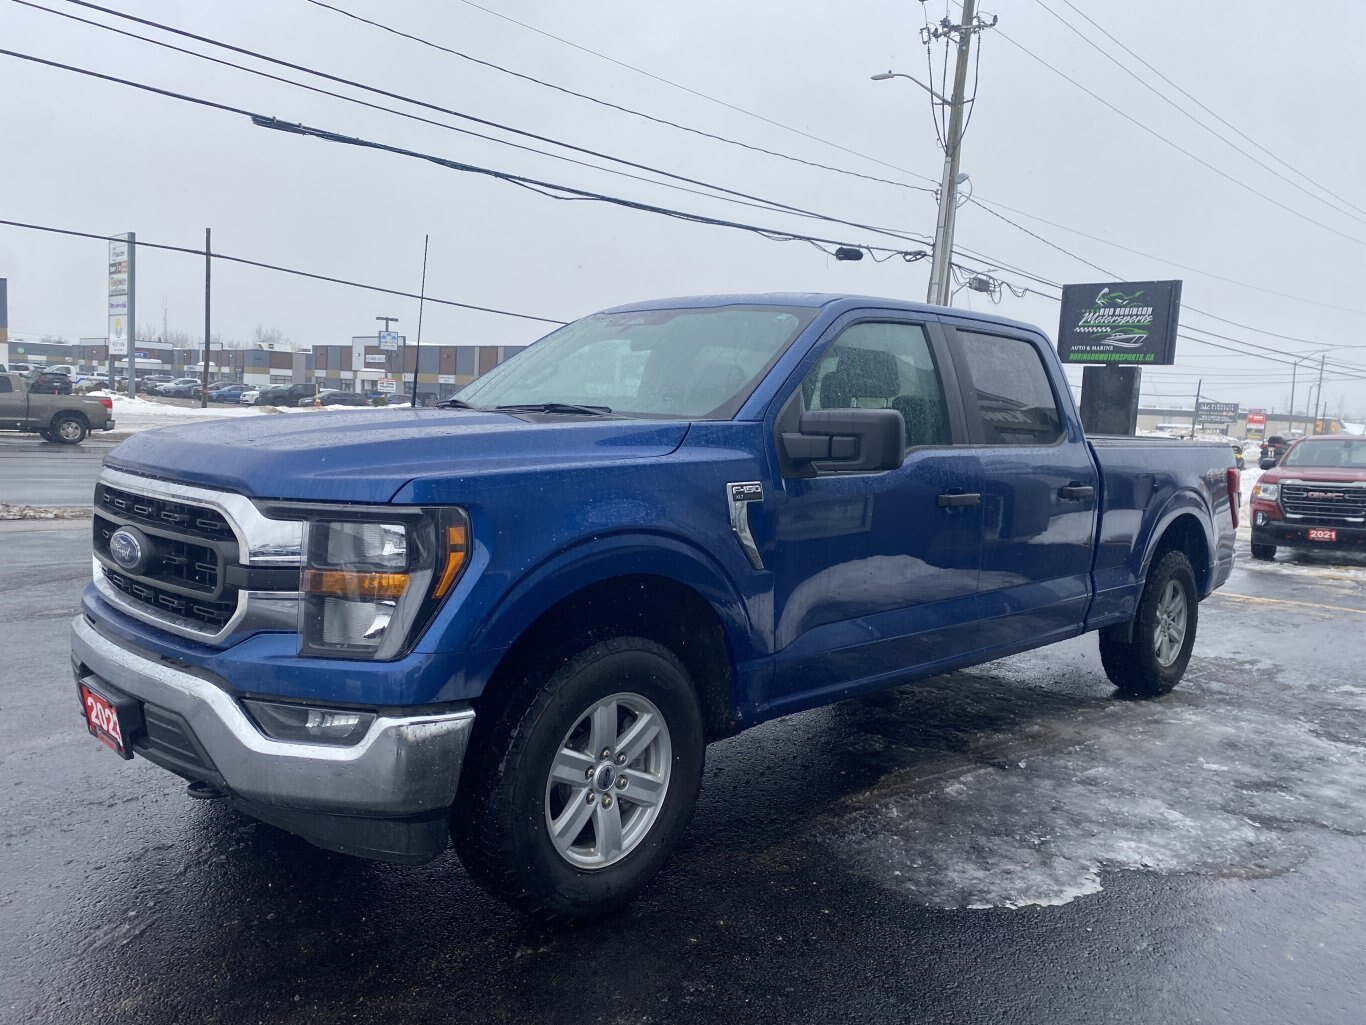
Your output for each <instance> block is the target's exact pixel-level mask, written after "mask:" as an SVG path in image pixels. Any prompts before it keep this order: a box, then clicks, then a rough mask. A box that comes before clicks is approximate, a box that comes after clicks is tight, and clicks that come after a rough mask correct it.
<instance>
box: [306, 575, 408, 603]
mask: <svg viewBox="0 0 1366 1025" xmlns="http://www.w3.org/2000/svg"><path fill="white" fill-rule="evenodd" d="M300 587H301V588H302V589H303V591H304V592H305V593H307V594H328V595H336V596H337V597H341V598H371V599H382V598H391V599H394V598H402V597H403V592H404V591H406V590H408V574H407V573H359V572H356V573H353V572H348V571H345V570H334V569H306V570H304V572H303V579H302V581H301V582H300Z"/></svg>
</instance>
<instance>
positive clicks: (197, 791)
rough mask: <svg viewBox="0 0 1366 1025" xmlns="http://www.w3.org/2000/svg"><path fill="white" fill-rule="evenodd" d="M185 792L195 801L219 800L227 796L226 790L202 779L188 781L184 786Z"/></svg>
mask: <svg viewBox="0 0 1366 1025" xmlns="http://www.w3.org/2000/svg"><path fill="white" fill-rule="evenodd" d="M185 793H186V794H187V795H188V796H190V797H193V798H194V799H195V800H196V801H221V800H223V798H225V797H227V796H228V794H227V791H226V790H220V789H219V788H218V787H216V786H214V785H213V784H212V783H205V782H204V781H203V780H202V779H197V780H195V781H194V782H192V783H190V784H189V785H188V786H187V787H186V788H185Z"/></svg>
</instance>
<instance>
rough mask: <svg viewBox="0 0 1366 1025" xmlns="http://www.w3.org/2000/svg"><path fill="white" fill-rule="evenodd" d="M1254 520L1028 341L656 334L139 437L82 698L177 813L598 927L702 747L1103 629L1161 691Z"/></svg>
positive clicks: (786, 331)
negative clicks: (388, 403) (436, 876)
mask: <svg viewBox="0 0 1366 1025" xmlns="http://www.w3.org/2000/svg"><path fill="white" fill-rule="evenodd" d="M941 368H942V370H941ZM1238 495H1239V481H1238V471H1237V470H1236V469H1235V468H1234V466H1233V455H1232V452H1231V451H1230V449H1229V447H1228V445H1227V444H1225V443H1222V442H1202V441H1180V442H1178V441H1169V440H1165V439H1151V438H1114V437H1111V438H1095V439H1088V438H1087V437H1086V436H1085V434H1084V433H1083V430H1082V427H1081V424H1080V421H1079V420H1078V417H1077V412H1076V409H1075V407H1074V405H1073V402H1072V397H1071V390H1070V389H1069V388H1068V385H1067V379H1066V377H1065V376H1064V372H1063V368H1062V366H1061V365H1060V364H1059V362H1058V359H1057V355H1056V353H1055V351H1054V348H1053V345H1052V343H1051V342H1050V341H1049V339H1048V337H1047V336H1046V335H1045V334H1044V333H1043V332H1042V331H1039V330H1036V329H1034V328H1030V327H1027V326H1026V325H1023V324H1019V323H1016V322H1014V321H1009V320H1004V319H1001V318H997V317H992V316H990V315H988V314H985V313H979V312H972V311H968V310H961V309H949V308H941V307H929V306H922V305H918V304H913V303H906V302H902V301H898V300H893V299H869V298H865V297H854V296H849V297H846V296H819V295H776V296H764V295H758V296H751V295H747V296H730V297H716V296H707V297H703V298H697V299H670V300H663V301H659V302H653V303H640V304H637V305H634V306H627V307H621V308H619V309H617V310H610V311H607V312H605V313H601V314H596V315H594V316H592V317H588V318H586V319H584V320H581V321H578V322H576V323H574V324H572V325H569V326H567V327H565V328H563V329H561V330H558V331H556V332H555V333H553V334H551V335H549V336H548V337H546V338H544V339H542V340H541V341H539V342H537V343H535V345H534V346H532V347H531V348H529V349H527V350H525V351H524V353H523V354H519V355H515V356H513V357H511V358H510V359H509V360H507V361H505V362H504V363H502V364H500V365H499V366H498V368H497V369H496V370H494V371H493V372H491V373H489V374H487V375H485V376H483V377H481V378H479V379H478V380H476V381H475V382H474V383H473V384H471V385H470V386H469V387H467V388H466V389H465V390H464V391H462V392H461V394H460V398H459V399H454V400H447V401H446V404H445V408H437V409H424V410H408V409H403V410H394V411H386V410H382V409H377V410H374V411H373V412H372V413H370V414H368V415H367V416H365V417H297V416H290V417H241V418H237V419H235V420H231V421H228V422H225V423H222V424H215V425H214V429H213V430H205V429H204V428H203V425H191V426H183V427H168V428H163V429H161V430H156V431H147V432H144V433H141V434H137V435H134V436H133V437H132V438H131V439H129V440H128V441H125V442H123V443H122V444H121V445H120V446H119V448H118V449H116V450H115V451H114V452H113V453H111V454H110V456H109V457H108V459H107V461H106V463H105V466H104V469H103V470H102V472H101V474H100V477H99V479H98V483H97V485H96V491H95V507H94V519H93V535H92V536H93V542H94V543H93V550H94V557H95V567H94V571H95V572H94V580H93V582H92V584H91V585H90V587H88V588H87V590H86V592H85V595H84V598H83V607H82V609H81V610H80V614H79V615H77V616H76V617H75V619H74V620H73V621H72V663H73V665H74V666H76V673H77V678H78V684H79V694H80V700H81V703H82V708H83V711H84V713H85V716H86V722H87V727H88V729H89V730H90V731H91V732H92V733H94V734H95V735H96V736H97V737H98V738H99V739H101V740H102V741H104V742H105V743H107V744H108V745H109V746H110V747H112V748H113V749H114V750H115V751H117V752H119V753H121V754H122V755H123V756H124V757H129V756H137V757H145V758H147V759H148V760H150V761H152V762H154V763H156V764H159V765H161V766H164V767H166V768H168V769H170V770H171V771H173V772H176V773H179V774H180V775H181V776H182V777H186V778H188V779H190V780H192V781H193V782H192V785H191V786H192V792H193V793H194V794H195V795H196V796H199V797H206V798H215V799H221V800H223V801H226V802H227V803H229V804H230V805H231V806H232V807H235V808H237V809H239V810H241V811H243V812H246V813H247V814H250V815H254V816H256V817H258V818H261V819H263V820H265V821H267V822H269V823H271V824H273V825H275V826H279V827H282V828H284V829H288V830H291V831H293V832H295V833H297V834H299V835H301V836H303V837H304V838H306V839H307V840H309V841H311V842H312V843H314V844H317V845H319V846H322V847H326V848H329V849H332V850H337V851H343V852H346V853H350V854H355V855H362V856H367V857H372V858H380V859H386V860H389V861H397V862H403V863H409V864H412V863H420V862H423V861H427V860H430V859H432V858H435V857H437V856H438V855H440V854H442V853H443V852H444V851H446V850H447V849H448V848H449V846H450V845H451V843H452V840H453V841H454V845H455V848H456V850H457V852H458V853H459V854H460V856H461V858H462V859H463V860H464V862H465V864H466V865H467V866H468V868H469V873H470V875H471V876H472V877H473V878H474V879H475V880H477V881H478V882H479V883H481V884H482V885H483V886H485V887H487V888H489V889H490V890H492V891H493V892H495V893H497V894H499V895H500V896H502V897H503V898H505V899H506V900H507V901H509V902H510V903H512V904H513V905H515V906H516V907H519V908H521V909H523V910H525V911H527V912H530V913H532V914H536V915H541V916H548V917H557V918H581V917H586V916H589V915H594V914H600V913H603V912H606V911H609V910H612V909H614V908H617V907H620V906H621V905H623V904H625V903H626V902H627V901H629V900H630V899H631V898H632V897H634V896H635V894H637V893H638V892H639V891H640V890H641V888H642V887H644V886H645V885H646V884H647V883H648V882H649V881H650V879H651V878H652V877H653V876H654V875H655V874H656V873H657V872H658V871H659V870H660V868H661V867H662V866H663V865H664V863H665V861H666V859H667V858H668V857H669V854H670V852H671V851H672V849H673V848H674V846H675V845H676V844H677V843H678V841H679V839H680V838H681V837H682V835H683V833H684V831H685V830H686V828H687V825H688V820H689V817H690V816H691V813H692V809H693V805H694V803H695V802H696V800H697V798H698V792H699V787H700V785H701V781H702V771H703V762H704V758H705V749H706V744H707V743H708V742H709V741H711V740H715V739H718V738H721V737H725V736H729V735H731V734H734V733H738V732H740V731H741V730H744V729H747V728H749V727H752V726H755V725H757V724H759V723H762V722H764V721H766V720H769V719H773V718H776V717H778V716H781V715H784V714H787V713H791V712H796V711H800V710H803V709H809V708H813V707H816V706H819V705H825V704H829V703H831V702H835V701H839V700H842V699H844V698H848V697H851V696H853V695H858V694H866V693H869V692H872V691H876V690H880V689H884V688H888V687H893V686H897V685H901V684H904V683H907V682H909V681H913V680H916V679H920V678H925V677H929V676H934V675H938V674H941V673H944V672H947V671H950V670H952V669H957V668H962V667H966V666H972V665H978V664H980V663H983V662H987V661H989V660H993V659H997V658H1001V657H1004V656H1006V655H1011V654H1014V653H1017V652H1020V651H1025V650H1028V649H1032V648H1037V647H1040V646H1042V645H1046V644H1049V643H1052V642H1054V641H1060V640H1064V639H1069V638H1074V637H1076V636H1077V635H1079V634H1081V633H1083V632H1087V631H1092V632H1097V633H1098V637H1099V644H1100V654H1101V665H1102V666H1103V668H1104V672H1105V673H1106V675H1107V676H1108V677H1109V678H1110V680H1111V681H1112V682H1113V683H1114V684H1115V686H1116V688H1117V689H1118V691H1119V692H1120V693H1121V694H1124V695H1129V696H1134V697H1152V696H1155V695H1159V694H1163V693H1166V692H1167V691H1169V690H1171V688H1173V687H1174V686H1176V685H1177V683H1178V682H1179V681H1180V680H1181V678H1182V675H1183V674H1184V672H1185V670H1186V666H1187V663H1188V661H1189V659H1190V657H1191V653H1192V649H1193V646H1194V644H1195V639H1196V626H1197V623H1198V617H1199V612H1200V607H1199V603H1200V601H1201V600H1202V599H1204V598H1206V597H1208V596H1209V595H1210V594H1211V593H1212V592H1213V591H1214V589H1215V588H1217V587H1219V586H1221V585H1222V584H1223V583H1224V582H1225V580H1227V578H1228V576H1229V573H1230V571H1231V570H1232V566H1233V546H1234V534H1235V528H1236V526H1237V517H1238ZM165 509H171V510H173V511H176V512H177V515H176V516H174V517H172V518H167V517H165V516H164V515H163V514H162V510H165ZM147 510H150V511H147ZM166 546H173V547H174V548H175V550H176V551H180V550H181V549H182V548H183V547H185V546H192V547H193V549H194V551H196V552H199V553H202V554H199V555H196V556H195V558H196V559H199V560H202V561H203V562H204V564H205V565H204V571H205V572H206V573H208V574H210V576H209V579H211V580H213V581H214V582H215V583H214V584H213V585H212V587H211V589H210V588H208V587H206V586H204V585H202V584H201V583H199V582H198V581H199V580H200V579H201V578H200V577H199V576H198V574H199V572H200V568H199V567H198V566H196V568H195V571H194V575H193V580H192V579H191V577H190V576H187V575H186V574H187V570H186V569H185V568H184V566H183V560H181V561H180V562H171V561H165V562H163V561H162V560H159V559H157V558H155V557H152V558H149V557H148V554H147V553H148V552H149V551H150V552H151V553H153V555H154V554H155V553H156V552H157V551H159V550H164V549H165V547H166ZM1002 686H1008V684H1006V683H1002ZM154 724H155V725H156V729H153V728H152V727H153V725H154ZM167 724H169V725H167ZM838 724H839V719H838V717H835V718H833V719H831V720H830V723H829V724H828V725H827V726H826V727H824V728H826V729H838V728H839V725H838ZM1145 742H1146V741H1145V740H1144V738H1143V736H1142V735H1141V734H1135V735H1134V736H1133V737H1132V738H1131V744H1143V743H1145ZM834 743H835V746H838V742H834ZM1169 754H1170V752H1162V751H1156V750H1154V751H1152V752H1151V757H1152V758H1153V759H1161V758H1163V757H1167V756H1169ZM113 768H114V766H113V764H112V763H111V765H110V770H111V772H112V771H113ZM753 771H754V772H760V773H761V772H762V771H763V770H762V769H759V768H756V769H754V770H753ZM793 785H797V786H799V785H800V781H796V782H794V784H793ZM141 828H142V829H143V830H144V831H146V830H148V829H154V828H156V826H155V821H154V820H153V819H152V818H150V817H149V818H148V819H147V821H146V823H144V824H143V825H142V826H141ZM210 828H211V827H210ZM413 883H414V885H416V884H418V880H417V877H413Z"/></svg>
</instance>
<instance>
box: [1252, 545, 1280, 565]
mask: <svg viewBox="0 0 1366 1025" xmlns="http://www.w3.org/2000/svg"><path fill="white" fill-rule="evenodd" d="M1252 557H1253V558H1254V559H1261V560H1263V561H1265V562H1270V561H1271V560H1272V559H1274V558H1275V557H1276V546H1275V545H1259V544H1257V543H1256V542H1255V541H1254V542H1253V543H1252Z"/></svg>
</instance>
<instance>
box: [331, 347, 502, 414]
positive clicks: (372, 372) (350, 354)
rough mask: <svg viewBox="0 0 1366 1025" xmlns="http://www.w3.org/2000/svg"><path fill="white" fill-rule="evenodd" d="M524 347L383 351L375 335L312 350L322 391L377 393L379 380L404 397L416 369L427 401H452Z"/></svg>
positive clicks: (419, 386) (418, 380) (409, 348)
mask: <svg viewBox="0 0 1366 1025" xmlns="http://www.w3.org/2000/svg"><path fill="white" fill-rule="evenodd" d="M520 349H521V346H508V345H423V346H422V347H421V349H418V348H416V347H414V346H409V345H407V344H406V338H405V337H404V336H402V335H400V336H399V347H398V348H397V349H382V348H380V346H379V339H378V337H376V336H375V335H372V334H371V335H356V336H355V337H353V338H352V339H351V343H350V344H349V345H315V346H313V367H314V374H315V375H316V377H317V381H318V384H319V386H320V387H323V388H336V389H338V390H340V391H359V392H377V391H379V390H380V381H381V380H384V379H389V380H393V381H394V382H395V389H396V391H397V392H398V393H399V394H407V393H408V392H410V391H411V390H412V380H413V368H414V364H415V363H416V362H417V361H418V360H419V358H420V365H419V366H418V367H417V393H418V396H419V397H420V398H421V399H423V400H425V401H432V400H436V399H444V398H449V397H450V396H451V395H454V394H455V393H456V392H457V391H458V390H459V389H460V388H461V387H462V386H464V385H466V384H469V383H470V382H471V381H473V380H474V379H475V378H476V377H478V376H479V375H480V374H486V373H488V372H489V371H490V370H492V369H493V368H494V367H496V366H497V365H498V364H499V363H501V362H502V361H503V360H505V359H507V358H508V357H509V356H511V355H512V354H513V353H514V352H517V351H519V350H520Z"/></svg>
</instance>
